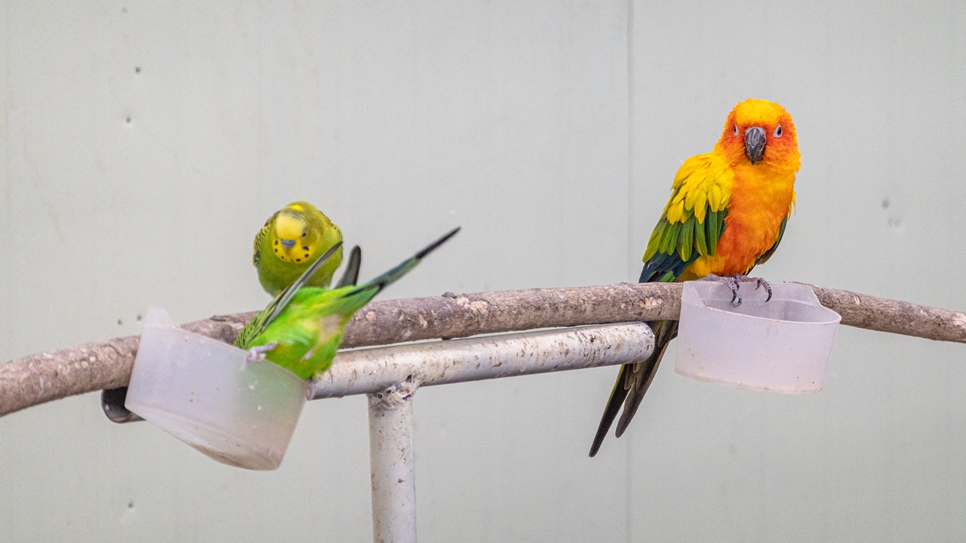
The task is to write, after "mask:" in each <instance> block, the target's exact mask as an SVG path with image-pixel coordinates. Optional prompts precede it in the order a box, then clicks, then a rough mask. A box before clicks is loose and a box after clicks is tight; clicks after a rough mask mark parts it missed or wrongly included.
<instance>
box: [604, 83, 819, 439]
mask: <svg viewBox="0 0 966 543" xmlns="http://www.w3.org/2000/svg"><path fill="white" fill-rule="evenodd" d="M800 157H801V155H800V154H799V152H798V138H797V136H796V134H795V125H794V124H793V123H792V117H791V115H789V114H788V112H787V111H785V109H784V108H782V106H780V105H778V104H776V103H774V102H769V101H767V100H754V99H750V98H749V99H748V100H745V101H744V102H741V103H739V104H738V105H736V106H735V108H734V109H733V110H732V111H731V113H730V114H728V120H727V121H726V122H725V126H724V132H723V133H722V134H721V139H719V140H718V143H717V144H715V146H714V150H713V151H711V152H710V153H705V154H701V155H695V156H693V157H691V158H689V159H687V160H686V161H684V164H682V165H681V167H680V168H679V169H678V172H677V175H675V176H674V184H673V185H672V186H671V199H670V200H669V201H668V203H667V205H666V206H664V213H663V214H662V215H661V219H660V220H659V221H658V223H657V226H656V227H655V228H654V231H653V232H652V233H651V238H650V241H648V244H647V249H646V250H645V252H644V269H643V270H642V271H641V278H640V282H642V283H644V282H648V281H691V280H695V279H700V278H705V277H708V278H710V277H711V276H715V277H717V278H719V279H723V280H724V281H725V282H726V283H727V284H728V285H729V286H730V287H731V289H732V292H733V293H734V299H733V303H735V305H737V304H739V303H741V300H740V298H739V297H738V293H737V281H738V280H746V279H748V278H747V277H745V274H747V273H749V272H750V271H751V269H752V268H753V267H755V265H757V264H761V263H763V262H765V261H766V260H768V258H769V257H771V255H772V253H774V252H775V249H776V248H777V247H778V243H779V242H780V241H781V239H782V234H784V232H785V224H786V223H787V221H788V217H789V216H790V214H791V212H792V208H793V206H794V205H795V188H794V185H795V173H796V172H797V171H798V168H799V166H800V165H801V162H800ZM757 281H758V284H759V286H760V285H762V284H764V285H765V287H766V288H768V290H769V297H770V291H771V289H770V287H768V285H767V283H765V282H764V281H762V280H760V279H759V280H757ZM756 288H757V287H756ZM648 325H649V326H650V327H651V329H652V330H653V331H654V352H653V354H651V356H649V357H648V358H647V359H646V360H643V361H641V362H637V363H634V364H625V365H624V366H622V367H621V370H620V374H619V375H618V377H617V383H616V384H615V385H614V390H613V392H612V393H611V396H610V399H609V400H608V401H607V406H606V407H605V409H604V414H603V416H602V417H601V420H600V426H599V427H598V429H597V435H596V436H595V437H594V442H593V444H592V445H591V448H590V456H594V455H595V454H597V451H598V449H600V445H601V443H602V442H603V440H604V436H605V435H606V434H607V431H608V430H609V429H610V426H611V424H612V423H613V422H614V419H615V418H616V417H617V413H618V411H620V409H621V404H623V405H624V410H623V413H622V414H621V418H620V421H619V422H618V423H617V432H616V434H617V437H620V436H621V435H622V434H623V433H624V431H625V430H626V429H627V425H628V424H629V423H630V421H631V418H633V417H634V413H635V412H637V408H638V406H640V404H641V399H642V398H643V397H644V393H645V392H647V387H648V386H649V385H650V384H651V380H652V379H654V374H655V373H656V372H657V368H658V365H659V364H660V362H661V357H662V356H663V355H664V351H665V349H667V345H668V342H670V341H671V340H672V339H674V337H675V336H676V335H677V330H678V322H677V321H656V322H649V323H648Z"/></svg>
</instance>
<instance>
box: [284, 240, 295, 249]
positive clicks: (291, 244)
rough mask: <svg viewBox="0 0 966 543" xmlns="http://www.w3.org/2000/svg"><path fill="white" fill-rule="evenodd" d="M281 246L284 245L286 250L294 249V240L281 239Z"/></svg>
mask: <svg viewBox="0 0 966 543" xmlns="http://www.w3.org/2000/svg"><path fill="white" fill-rule="evenodd" d="M282 245H284V246H285V248H286V249H291V248H292V247H295V240H294V239H283V240H282Z"/></svg>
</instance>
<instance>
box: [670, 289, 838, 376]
mask: <svg viewBox="0 0 966 543" xmlns="http://www.w3.org/2000/svg"><path fill="white" fill-rule="evenodd" d="M682 290H683V292H682V295H681V321H680V324H679V327H678V341H677V358H676V361H675V367H674V370H675V371H676V372H677V373H680V374H681V375H685V376H687V377H691V378H693V379H697V380H699V381H706V382H709V383H720V384H723V385H729V386H733V387H738V388H747V389H750V390H765V391H771V392H783V393H786V394H805V393H809V392H818V391H820V390H822V387H823V386H824V385H825V376H826V374H827V373H828V362H829V358H830V357H831V355H832V343H833V342H834V341H835V331H836V329H837V328H838V324H839V321H840V320H842V317H840V316H839V314H838V313H836V312H834V311H832V310H831V309H828V308H826V307H823V306H822V304H820V303H819V301H818V298H817V297H815V293H814V292H812V289H811V288H809V287H808V286H806V285H800V284H796V283H779V284H772V292H773V295H772V298H771V300H769V301H768V302H765V298H766V296H767V293H766V292H765V289H764V288H760V289H758V290H757V291H756V290H755V286H754V283H741V286H740V290H739V293H740V294H741V298H742V303H741V305H740V306H739V307H737V308H736V307H734V306H732V305H731V290H730V289H729V288H728V287H726V286H725V285H723V284H721V283H717V282H711V281H690V282H687V283H684V288H683V289H682Z"/></svg>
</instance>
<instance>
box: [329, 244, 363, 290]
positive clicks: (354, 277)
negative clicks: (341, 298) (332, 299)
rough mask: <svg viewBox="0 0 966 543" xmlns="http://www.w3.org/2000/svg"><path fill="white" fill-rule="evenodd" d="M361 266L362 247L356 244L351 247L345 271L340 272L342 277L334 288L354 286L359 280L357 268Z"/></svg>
mask: <svg viewBox="0 0 966 543" xmlns="http://www.w3.org/2000/svg"><path fill="white" fill-rule="evenodd" d="M361 267H362V249H360V248H359V246H358V245H356V246H355V247H353V248H352V253H350V254H349V263H348V264H346V267H345V271H344V272H342V279H339V284H337V285H336V286H335V288H342V287H350V286H355V284H356V283H357V282H358V281H359V268H361Z"/></svg>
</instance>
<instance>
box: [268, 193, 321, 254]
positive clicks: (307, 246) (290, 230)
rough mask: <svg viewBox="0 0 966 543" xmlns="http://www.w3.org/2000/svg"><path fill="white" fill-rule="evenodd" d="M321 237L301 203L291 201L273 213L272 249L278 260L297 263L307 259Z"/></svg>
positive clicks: (314, 250)
mask: <svg viewBox="0 0 966 543" xmlns="http://www.w3.org/2000/svg"><path fill="white" fill-rule="evenodd" d="M321 238H322V234H321V232H319V231H318V228H313V226H312V223H311V221H309V220H308V217H307V216H306V209H305V207H304V206H303V205H302V203H300V202H295V203H291V204H289V205H287V206H285V208H284V209H282V210H281V211H279V212H278V214H277V215H275V228H274V229H273V230H272V250H273V251H274V252H275V256H277V257H278V259H279V260H281V261H283V262H295V263H297V264H301V263H303V262H307V261H309V259H310V258H311V256H312V255H314V254H315V253H316V251H318V249H319V242H320V240H321Z"/></svg>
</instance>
